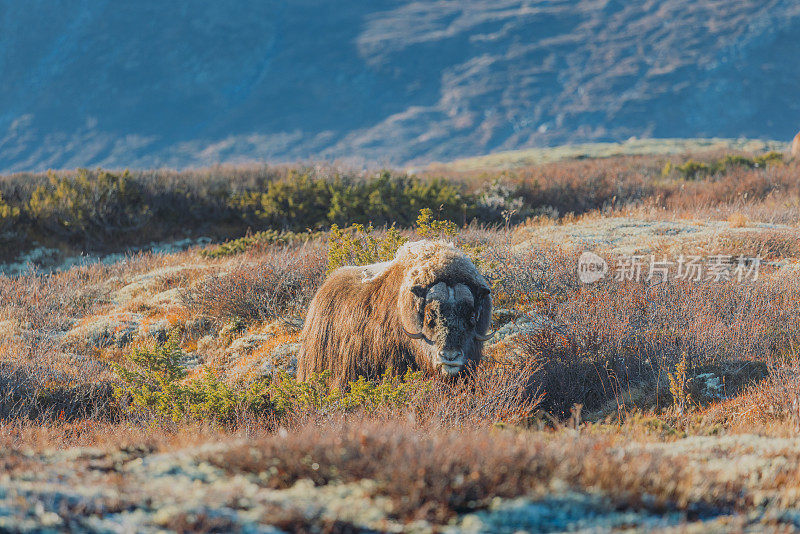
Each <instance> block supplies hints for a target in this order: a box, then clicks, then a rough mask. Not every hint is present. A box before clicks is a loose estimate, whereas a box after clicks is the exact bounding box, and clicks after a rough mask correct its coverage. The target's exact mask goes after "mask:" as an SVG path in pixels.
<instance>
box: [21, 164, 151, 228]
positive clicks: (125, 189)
mask: <svg viewBox="0 0 800 534" xmlns="http://www.w3.org/2000/svg"><path fill="white" fill-rule="evenodd" d="M148 213H149V211H148V207H147V205H146V204H145V203H144V199H143V196H142V194H141V191H140V190H139V187H138V184H136V182H134V181H133V180H131V178H130V175H129V174H128V172H127V171H126V172H124V173H123V174H121V175H117V174H112V173H110V172H107V171H98V172H89V171H88V170H86V169H81V170H79V171H78V174H77V175H76V176H74V177H71V176H61V177H59V176H57V175H55V174H53V173H51V174H50V175H49V183H48V184H47V185H42V186H39V187H37V188H36V189H35V190H34V191H33V193H32V195H31V198H30V201H29V202H28V214H29V216H30V217H31V218H32V219H33V221H34V224H35V225H36V226H38V227H39V228H40V229H41V230H44V231H50V232H56V233H59V234H61V235H62V236H66V237H73V238H74V237H80V238H84V239H91V238H101V237H105V236H109V235H111V234H113V233H115V232H128V231H131V230H135V229H136V228H138V227H140V226H142V225H143V224H144V222H146V220H147V218H148Z"/></svg>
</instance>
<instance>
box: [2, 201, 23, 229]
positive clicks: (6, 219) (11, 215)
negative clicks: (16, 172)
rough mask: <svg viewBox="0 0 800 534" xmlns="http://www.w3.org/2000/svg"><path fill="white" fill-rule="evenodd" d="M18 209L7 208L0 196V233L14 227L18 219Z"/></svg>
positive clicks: (13, 207) (14, 207)
mask: <svg viewBox="0 0 800 534" xmlns="http://www.w3.org/2000/svg"><path fill="white" fill-rule="evenodd" d="M19 214H20V209H19V208H18V207H16V206H9V205H8V203H7V202H6V201H5V199H4V198H3V195H2V194H0V232H5V231H7V230H9V229H10V228H11V227H13V226H14V223H16V221H17V219H18V218H19Z"/></svg>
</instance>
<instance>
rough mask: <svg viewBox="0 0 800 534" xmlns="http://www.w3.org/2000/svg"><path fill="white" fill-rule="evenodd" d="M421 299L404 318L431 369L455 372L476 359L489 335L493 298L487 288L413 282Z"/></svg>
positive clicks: (412, 289)
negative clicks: (429, 284) (428, 286)
mask: <svg viewBox="0 0 800 534" xmlns="http://www.w3.org/2000/svg"><path fill="white" fill-rule="evenodd" d="M411 292H412V293H413V294H414V295H415V296H416V297H417V299H419V301H418V302H419V304H420V305H419V306H418V307H417V310H419V311H417V312H416V313H413V311H412V313H411V314H409V315H411V317H408V316H407V317H405V318H404V319H406V320H404V321H403V322H404V323H410V325H411V326H412V327H413V329H411V328H408V327H405V331H406V334H408V335H409V336H410V337H412V338H414V340H415V342H416V343H418V344H419V345H420V347H421V349H422V350H423V351H424V353H425V354H426V355H427V357H428V358H429V362H430V366H431V368H432V369H435V370H437V371H438V372H440V373H441V374H442V375H444V376H455V375H457V374H458V373H460V372H461V371H462V370H464V369H465V368H466V367H467V365H468V364H469V363H477V360H478V359H479V358H480V348H481V344H482V343H483V342H484V341H486V340H487V339H488V338H489V336H487V335H486V328H487V326H488V320H489V317H488V316H489V315H490V314H491V304H490V302H491V299H490V298H489V294H488V290H486V289H485V288H479V289H476V290H474V291H473V290H472V289H470V288H469V287H468V286H467V285H465V284H460V283H458V284H453V285H448V284H447V283H445V282H438V283H436V284H434V285H433V286H431V287H430V288H424V287H421V286H414V287H412V288H411Z"/></svg>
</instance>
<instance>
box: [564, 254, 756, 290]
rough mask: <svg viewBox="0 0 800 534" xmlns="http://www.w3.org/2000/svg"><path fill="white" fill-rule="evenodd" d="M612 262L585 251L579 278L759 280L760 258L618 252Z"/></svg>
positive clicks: (586, 279)
mask: <svg viewBox="0 0 800 534" xmlns="http://www.w3.org/2000/svg"><path fill="white" fill-rule="evenodd" d="M612 265H613V268H611V267H610V266H609V262H607V261H606V260H605V259H603V258H602V257H600V256H598V255H597V254H595V253H593V252H584V253H583V254H581V255H580V258H578V279H579V280H580V281H581V282H582V283H584V284H592V283H594V282H597V281H599V280H602V279H603V278H605V277H606V275H608V274H611V277H612V278H613V279H614V280H617V281H620V282H622V281H633V282H642V281H643V282H651V283H661V282H666V281H667V280H670V279H672V280H683V281H689V282H727V281H730V280H736V281H738V282H744V281H746V280H751V281H755V280H758V275H759V270H760V268H761V258H760V257H758V256H755V257H748V256H741V255H740V256H734V255H731V254H713V255H710V256H684V255H680V256H678V257H677V258H675V259H669V258H667V257H657V256H656V255H654V254H651V255H649V256H645V255H635V256H619V257H617V258H615V260H614V261H613V262H612Z"/></svg>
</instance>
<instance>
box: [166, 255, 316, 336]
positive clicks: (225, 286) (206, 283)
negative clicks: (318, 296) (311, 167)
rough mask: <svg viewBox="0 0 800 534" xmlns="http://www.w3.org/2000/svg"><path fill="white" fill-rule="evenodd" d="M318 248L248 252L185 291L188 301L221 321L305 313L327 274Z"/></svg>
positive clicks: (245, 320)
mask: <svg viewBox="0 0 800 534" xmlns="http://www.w3.org/2000/svg"><path fill="white" fill-rule="evenodd" d="M320 254H321V253H320V252H319V251H318V250H317V249H316V248H314V247H304V248H301V249H288V248H285V249H276V250H274V251H271V252H270V253H269V254H267V255H266V256H263V257H261V258H259V259H250V258H247V257H245V258H244V259H242V261H241V262H240V263H239V264H238V265H235V266H233V267H232V268H231V269H230V270H229V271H227V272H226V273H224V274H215V275H211V276H209V277H207V278H205V279H203V280H201V281H200V282H198V283H197V284H196V285H195V286H193V287H192V288H191V289H188V290H186V291H184V292H183V294H182V300H183V302H184V304H186V305H187V306H188V307H190V308H191V309H194V310H198V311H200V312H202V313H205V314H207V315H209V316H211V317H214V318H216V319H218V320H221V321H229V320H239V321H243V322H245V323H252V322H256V321H271V320H275V319H278V318H280V317H283V316H286V315H292V314H301V313H302V311H303V310H304V308H305V306H306V305H307V303H308V302H309V301H310V300H311V297H312V296H313V294H314V292H315V291H316V289H317V287H319V285H320V284H321V282H322V278H323V275H324V261H323V259H322V258H321V257H320Z"/></svg>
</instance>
